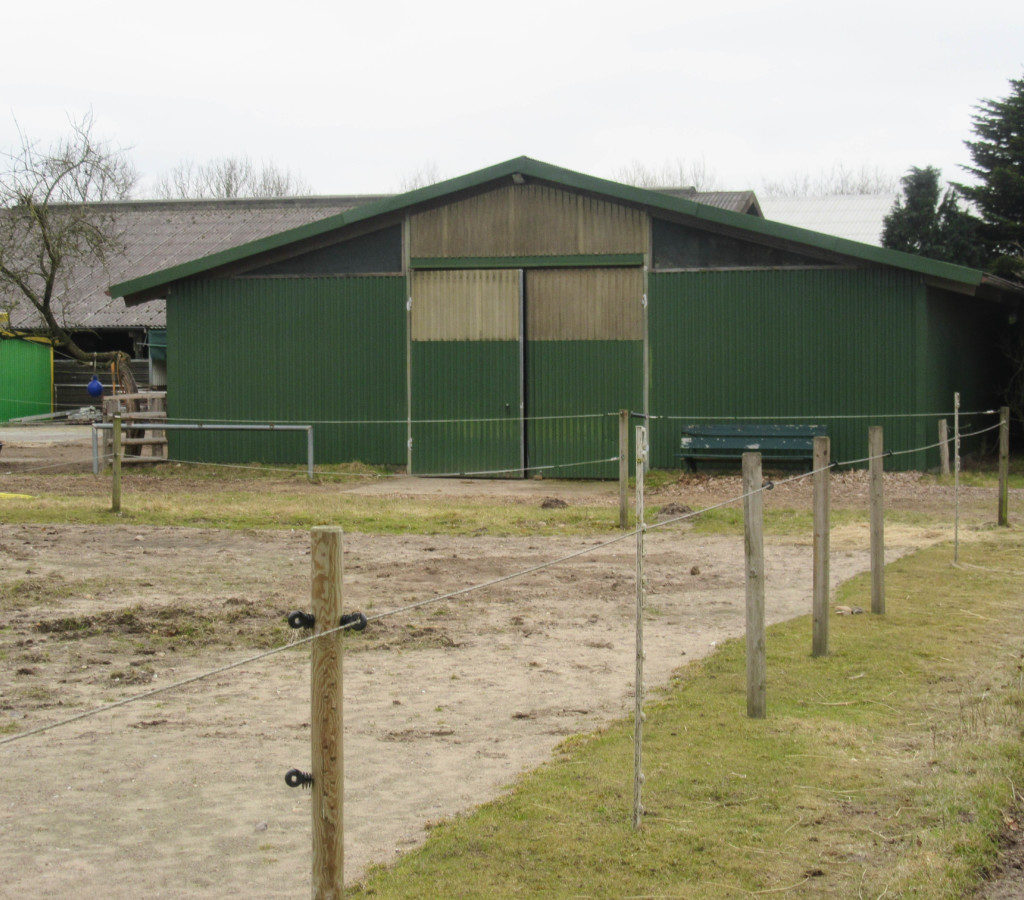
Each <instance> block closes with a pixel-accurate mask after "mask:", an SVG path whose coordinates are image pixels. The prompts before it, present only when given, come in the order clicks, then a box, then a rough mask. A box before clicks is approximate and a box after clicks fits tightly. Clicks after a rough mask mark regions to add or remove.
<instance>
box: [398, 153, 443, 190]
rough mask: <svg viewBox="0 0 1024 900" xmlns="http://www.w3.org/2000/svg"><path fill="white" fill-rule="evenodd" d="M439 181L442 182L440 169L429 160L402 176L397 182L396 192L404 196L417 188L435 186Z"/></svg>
mask: <svg viewBox="0 0 1024 900" xmlns="http://www.w3.org/2000/svg"><path fill="white" fill-rule="evenodd" d="M439 181H444V175H442V174H441V167H440V166H439V165H438V164H437V163H436V162H435V161H434V160H430V161H429V162H425V163H424V164H423V165H422V166H420V167H419V168H418V169H415V170H414V171H412V172H410V173H409V174H408V175H405V176H403V177H402V180H401V181H399V182H398V190H399V191H400V192H401V193H403V194H404V193H406V192H408V191H414V190H416V189H417V188H421V187H427V186H428V185H431V184H437V183H438V182H439Z"/></svg>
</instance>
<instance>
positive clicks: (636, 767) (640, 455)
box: [633, 425, 647, 828]
mask: <svg viewBox="0 0 1024 900" xmlns="http://www.w3.org/2000/svg"><path fill="white" fill-rule="evenodd" d="M646 469H647V429H646V428H644V426H643V425H638V426H637V429H636V687H635V691H634V694H635V697H634V700H635V702H634V709H633V828H639V827H640V824H641V822H642V821H643V817H644V805H643V798H642V792H643V784H644V773H643V758H644V757H643V746H644V529H645V524H644V472H645V471H646Z"/></svg>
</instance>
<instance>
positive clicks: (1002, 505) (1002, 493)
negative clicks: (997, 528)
mask: <svg viewBox="0 0 1024 900" xmlns="http://www.w3.org/2000/svg"><path fill="white" fill-rule="evenodd" d="M1009 480H1010V407H1008V406H1000V407H999V513H998V516H997V519H996V521H997V522H998V524H1000V525H1003V526H1008V525H1009V524H1010V491H1009Z"/></svg>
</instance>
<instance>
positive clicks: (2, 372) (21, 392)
mask: <svg viewBox="0 0 1024 900" xmlns="http://www.w3.org/2000/svg"><path fill="white" fill-rule="evenodd" d="M52 400H53V351H52V349H51V348H50V345H49V344H42V343H39V342H38V341H19V340H0V422H6V421H7V420H8V419H17V418H20V417H21V416H38V415H42V414H45V413H48V412H52V411H53V403H52Z"/></svg>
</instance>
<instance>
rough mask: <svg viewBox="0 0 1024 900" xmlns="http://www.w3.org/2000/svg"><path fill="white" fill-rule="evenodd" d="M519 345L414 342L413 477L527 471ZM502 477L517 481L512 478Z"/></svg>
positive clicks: (504, 343) (495, 342)
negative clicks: (523, 452) (525, 465)
mask: <svg viewBox="0 0 1024 900" xmlns="http://www.w3.org/2000/svg"><path fill="white" fill-rule="evenodd" d="M520 384H521V382H520V363H519V342H518V341H416V342H414V343H413V345H412V417H413V419H414V420H422V419H469V418H473V419H490V420H496V421H477V422H422V421H414V423H413V447H412V459H413V467H412V468H413V472H415V473H418V474H440V473H446V472H480V471H486V470H491V469H509V468H515V467H518V466H520V465H521V464H522V460H521V456H522V439H521V427H522V422H521V419H520V394H521V387H520ZM505 477H514V475H511V474H510V475H507V476H505Z"/></svg>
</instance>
